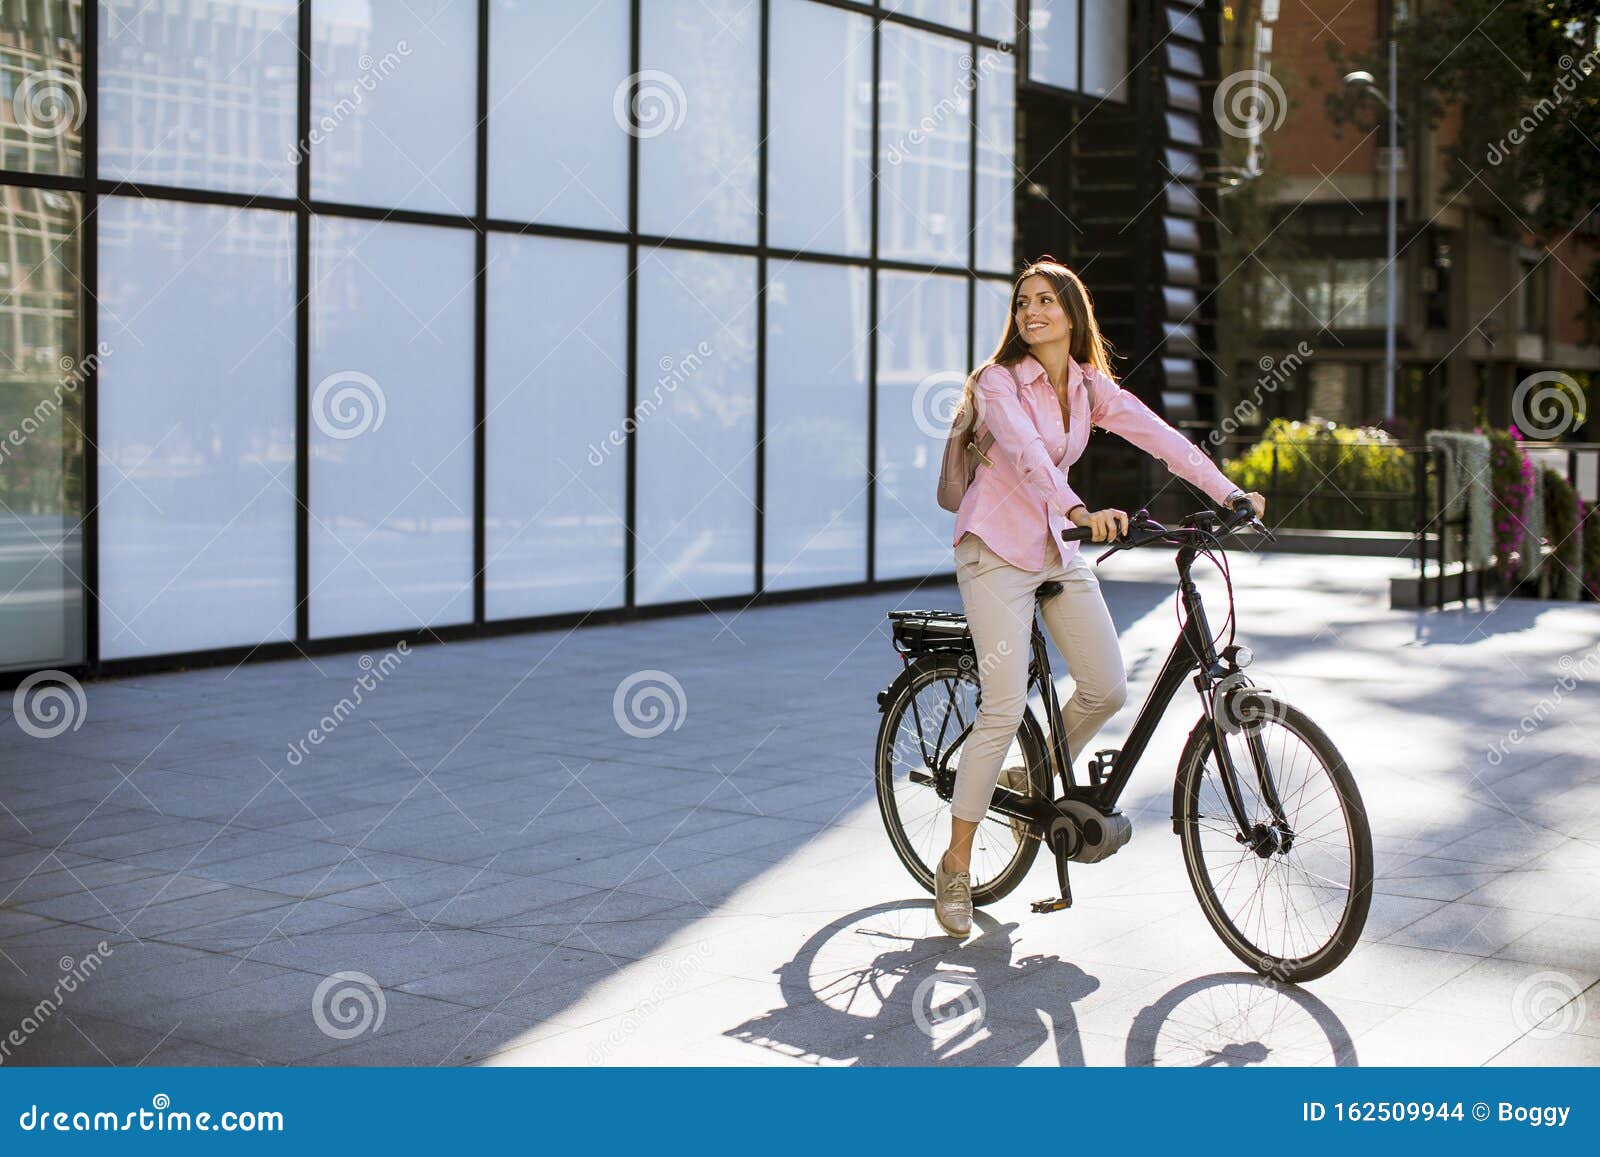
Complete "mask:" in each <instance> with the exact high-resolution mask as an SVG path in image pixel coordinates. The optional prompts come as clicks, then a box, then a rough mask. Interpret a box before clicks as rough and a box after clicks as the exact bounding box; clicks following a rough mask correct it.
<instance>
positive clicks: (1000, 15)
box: [978, 0, 1017, 44]
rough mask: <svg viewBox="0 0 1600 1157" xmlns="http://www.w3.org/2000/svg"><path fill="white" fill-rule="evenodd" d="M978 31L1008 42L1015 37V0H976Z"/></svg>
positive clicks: (1013, 41) (980, 33)
mask: <svg viewBox="0 0 1600 1157" xmlns="http://www.w3.org/2000/svg"><path fill="white" fill-rule="evenodd" d="M978 33H979V35H981V36H993V37H994V38H995V39H996V40H1004V41H1006V42H1007V43H1008V44H1010V43H1015V41H1016V39H1017V3H1016V0H978Z"/></svg>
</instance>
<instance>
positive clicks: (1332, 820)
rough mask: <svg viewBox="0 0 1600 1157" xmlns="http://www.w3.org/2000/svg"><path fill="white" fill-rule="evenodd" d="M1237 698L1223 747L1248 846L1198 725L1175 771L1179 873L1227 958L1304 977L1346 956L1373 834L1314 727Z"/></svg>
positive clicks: (1359, 917) (1267, 698)
mask: <svg viewBox="0 0 1600 1157" xmlns="http://www.w3.org/2000/svg"><path fill="white" fill-rule="evenodd" d="M1243 702H1244V706H1243V708H1242V709H1241V710H1240V715H1241V716H1242V717H1243V722H1242V725H1241V726H1240V728H1239V729H1238V730H1237V731H1236V732H1235V733H1234V734H1231V735H1228V736H1227V743H1228V751H1229V753H1230V755H1231V757H1232V763H1233V767H1234V771H1235V775H1236V777H1237V780H1238V785H1239V795H1240V802H1241V804H1242V806H1243V811H1244V814H1245V816H1246V818H1247V819H1248V820H1249V824H1250V828H1249V831H1248V833H1247V835H1248V836H1249V837H1250V838H1249V839H1247V840H1246V841H1241V840H1240V838H1239V837H1240V832H1239V825H1238V822H1237V821H1236V819H1235V818H1234V814H1233V809H1232V808H1231V807H1230V806H1229V804H1228V800H1227V796H1226V795H1225V794H1224V789H1223V782H1222V773H1221V769H1220V765H1219V764H1218V760H1217V747H1216V739H1215V734H1214V729H1213V728H1212V727H1211V726H1210V725H1209V724H1203V725H1202V726H1200V727H1198V728H1197V729H1196V730H1195V732H1194V734H1193V736H1191V738H1190V741H1189V744H1188V745H1187V746H1186V748H1185V749H1184V753H1183V756H1182V757H1181V759H1180V761H1179V768H1178V777H1179V778H1178V783H1177V787H1176V797H1177V799H1176V802H1177V808H1176V811H1175V816H1174V818H1175V820H1176V822H1177V824H1178V834H1179V835H1180V836H1181V837H1182V842H1183V860H1184V865H1185V866H1186V868H1187V869H1188V873H1189V882H1190V884H1191V885H1192V886H1193V887H1194V891H1195V895H1196V896H1197V897H1198V898H1199V900H1200V907H1201V909H1202V910H1203V911H1204V912H1205V915H1206V919H1207V920H1209V921H1210V922H1211V926H1212V928H1213V929H1215V930H1216V933H1217V935H1218V936H1220V937H1221V938H1222V942H1223V943H1224V944H1226V945H1227V946H1228V948H1229V949H1230V950H1231V951H1232V952H1233V954H1234V955H1235V956H1237V957H1238V958H1239V959H1240V960H1242V961H1244V962H1245V963H1246V964H1248V965H1250V967H1252V968H1254V969H1255V970H1256V971H1258V972H1261V973H1263V974H1265V975H1268V976H1272V977H1275V978H1277V979H1279V980H1285V981H1293V982H1299V981H1303V980H1312V979H1315V978H1316V977H1318V976H1322V975H1323V974H1324V973H1326V972H1328V971H1330V970H1331V969H1333V968H1335V967H1337V966H1338V964H1339V963H1340V962H1341V961H1342V960H1344V958H1345V957H1346V956H1348V955H1349V954H1350V950H1351V949H1352V948H1354V947H1355V944H1356V940H1357V939H1358V938H1359V937H1360V935H1361V929H1362V928H1363V927H1364V926H1365V924H1366V921H1367V909H1368V907H1369V906H1370V905H1371V903H1372V833H1371V831H1370V829H1369V828H1368V825H1367V813H1366V809H1365V808H1364V807H1363V806H1362V803H1361V794H1360V792H1358V791H1357V790H1356V785H1355V780H1354V779H1353V778H1352V777H1351V775H1350V769H1349V768H1348V767H1347V766H1346V765H1345V762H1344V759H1343V757H1342V756H1340V754H1339V752H1338V750H1337V749H1336V748H1335V747H1334V746H1333V743H1332V741H1331V740H1329V739H1328V737H1327V735H1325V734H1324V733H1323V731H1322V729H1321V728H1319V727H1318V726H1317V725H1316V724H1315V723H1313V722H1311V720H1310V719H1308V718H1307V717H1306V716H1305V714H1304V713H1303V712H1302V711H1300V710H1299V709H1298V708H1295V707H1292V706H1290V705H1289V704H1287V703H1284V702H1282V701H1281V700H1279V699H1277V698H1276V697H1274V696H1272V695H1269V694H1266V693H1259V692H1258V693H1252V694H1250V695H1249V696H1247V697H1245V698H1244V700H1243ZM1271 795H1276V797H1277V799H1278V801H1279V804H1280V807H1281V816H1280V815H1278V814H1275V813H1274V810H1273V807H1272V804H1271V801H1270V796H1271ZM1285 837H1287V838H1285Z"/></svg>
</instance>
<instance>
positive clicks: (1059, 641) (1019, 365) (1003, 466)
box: [934, 255, 1266, 936]
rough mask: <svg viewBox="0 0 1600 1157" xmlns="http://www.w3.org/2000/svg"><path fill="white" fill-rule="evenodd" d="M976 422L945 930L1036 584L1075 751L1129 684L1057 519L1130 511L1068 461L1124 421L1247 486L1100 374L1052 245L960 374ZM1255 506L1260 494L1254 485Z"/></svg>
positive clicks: (1207, 484) (939, 891) (1080, 562)
mask: <svg viewBox="0 0 1600 1157" xmlns="http://www.w3.org/2000/svg"><path fill="white" fill-rule="evenodd" d="M973 419H976V420H977V422H978V423H980V424H982V425H983V426H985V427H987V430H988V432H989V433H990V434H992V435H993V438H994V440H993V443H992V445H991V447H990V452H989V459H990V460H989V461H988V462H987V463H986V464H985V465H981V466H979V467H978V468H977V470H976V472H975V474H974V477H973V481H972V484H971V485H970V486H968V487H967V491H966V494H965V495H964V496H963V497H962V500H961V506H960V509H959V510H958V511H957V512H956V525H955V536H954V543H953V545H954V547H955V560H956V581H957V583H958V584H959V585H960V588H961V599H962V603H963V604H964V605H965V608H966V615H967V623H968V625H969V627H970V629H971V633H972V640H973V644H974V646H975V648H976V650H977V654H978V656H979V668H980V671H981V672H982V677H981V680H980V682H981V684H982V700H981V704H980V706H979V709H978V712H977V717H976V719H975V720H974V722H973V725H972V731H971V734H970V735H969V736H968V738H967V742H966V744H965V745H964V746H963V747H962V749H961V758H960V766H959V767H958V769H957V771H956V780H955V793H954V797H953V799H952V801H951V808H950V815H951V821H950V823H951V835H950V847H949V849H948V851H947V852H946V853H945V855H944V856H943V857H941V858H940V860H939V862H938V866H937V870H936V877H935V894H934V911H935V913H936V914H937V916H938V918H939V921H940V923H941V924H942V925H943V926H944V928H945V930H946V931H948V932H950V933H951V934H952V935H957V936H965V935H966V934H967V932H968V931H970V929H971V925H972V905H973V890H972V884H971V877H970V873H969V863H970V860H971V855H972V840H973V836H974V834H975V833H976V831H977V829H978V824H979V822H980V821H981V820H982V819H983V818H984V814H985V813H986V812H987V810H988V805H989V800H990V798H991V796H992V795H993V794H994V788H995V783H996V782H997V781H998V779H999V776H1000V769H1001V764H1002V763H1003V762H1004V760H1005V756H1006V753H1007V752H1008V751H1009V749H1010V747H1011V744H1012V740H1013V738H1014V737H1015V736H1016V734H1017V728H1018V726H1019V725H1020V724H1021V723H1022V719H1023V714H1024V712H1025V709H1026V706H1027V698H1028V694H1027V685H1028V656H1029V648H1028V646H1027V640H1028V635H1029V632H1030V630H1031V628H1032V623H1033V604H1034V600H1035V596H1036V592H1037V591H1038V590H1039V587H1040V584H1041V583H1045V582H1050V581H1059V582H1060V583H1061V584H1062V590H1061V592H1060V593H1059V594H1057V595H1055V596H1054V597H1052V598H1049V599H1046V600H1040V603H1039V609H1040V612H1041V614H1042V616H1043V618H1044V621H1045V626H1046V627H1047V628H1048V630H1049V632H1050V636H1051V638H1052V639H1053V640H1054V642H1055V644H1056V646H1057V648H1058V649H1060V651H1061V653H1062V654H1063V655H1064V656H1066V659H1067V663H1068V665H1069V666H1070V668H1071V670H1072V674H1073V678H1074V680H1075V682H1076V687H1075V689H1074V691H1073V694H1072V697H1071V698H1070V699H1069V700H1068V701H1067V703H1066V706H1065V708H1064V710H1063V719H1064V724H1065V727H1066V743H1067V748H1068V750H1069V751H1071V752H1074V753H1076V752H1081V751H1083V750H1085V749H1086V747H1087V745H1088V742H1089V740H1090V739H1091V738H1092V737H1093V736H1094V734H1095V732H1097V731H1098V730H1099V729H1100V727H1101V725H1103V724H1104V723H1105V722H1106V721H1107V720H1108V719H1110V718H1111V716H1113V715H1114V714H1116V712H1117V710H1118V709H1119V708H1121V706H1122V704H1123V702H1124V701H1125V699H1126V695H1127V683H1126V678H1125V676H1124V672H1123V665H1122V655H1121V652H1120V650H1119V649H1118V644H1117V631H1116V626H1115V624H1114V623H1113V622H1112V621H1111V615H1110V613H1109V612H1108V611H1107V610H1106V605H1105V599H1104V597H1103V596H1102V595H1101V592H1100V583H1099V579H1098V578H1097V577H1096V576H1095V573H1094V571H1093V570H1092V569H1091V568H1090V566H1089V564H1088V562H1087V561H1086V560H1085V559H1084V558H1083V556H1082V554H1081V553H1080V552H1079V550H1078V546H1077V543H1076V542H1075V541H1074V542H1072V543H1069V544H1063V543H1062V534H1063V532H1064V531H1065V530H1066V526H1067V522H1068V521H1069V520H1070V521H1071V522H1072V523H1074V524H1075V525H1077V526H1079V527H1087V528H1089V529H1090V530H1092V531H1093V538H1094V541H1096V542H1104V541H1107V540H1109V539H1111V538H1113V537H1115V536H1116V535H1117V534H1119V533H1125V532H1126V531H1127V529H1128V515H1127V513H1126V512H1125V511H1122V510H1118V509H1115V508H1107V509H1102V510H1093V509H1091V508H1090V507H1089V505H1088V504H1087V503H1086V502H1085V501H1084V500H1083V499H1081V498H1079V496H1078V494H1077V492H1076V491H1074V490H1073V489H1072V487H1071V486H1070V485H1068V483H1067V469H1068V467H1069V466H1070V465H1071V464H1072V463H1073V462H1075V461H1076V460H1077V459H1078V458H1079V457H1080V456H1081V455H1082V454H1083V451H1084V447H1085V446H1086V445H1087V444H1088V441H1089V433H1090V430H1091V428H1092V427H1093V426H1102V427H1104V428H1106V429H1110V430H1113V431H1115V432H1116V433H1118V434H1121V435H1122V436H1123V437H1124V438H1126V439H1127V440H1128V441H1130V442H1132V443H1133V444H1134V445H1136V446H1138V447H1139V448H1140V449H1142V450H1144V451H1146V452H1147V453H1149V454H1150V455H1152V456H1153V457H1156V458H1158V459H1160V460H1161V461H1162V462H1164V463H1165V464H1166V466H1167V468H1168V470H1170V471H1171V472H1172V473H1173V474H1174V475H1176V476H1178V477H1180V478H1183V479H1184V480H1186V481H1188V482H1190V483H1192V484H1193V485H1194V486H1196V487H1197V488H1198V489H1199V490H1201V491H1202V492H1204V493H1205V494H1206V495H1207V496H1208V497H1210V498H1211V499H1212V501H1214V502H1216V503H1217V504H1218V505H1219V506H1226V505H1228V503H1229V502H1230V501H1232V500H1233V499H1234V498H1236V497H1238V496H1239V495H1240V494H1242V493H1243V492H1242V491H1240V490H1239V489H1238V488H1236V487H1235V486H1234V485H1233V483H1232V482H1230V481H1229V480H1228V478H1227V476H1226V475H1224V474H1223V473H1222V472H1221V471H1220V470H1218V469H1217V468H1216V466H1215V465H1213V464H1212V462H1211V460H1210V459H1209V458H1207V457H1206V456H1205V454H1203V453H1202V452H1201V451H1200V449H1199V448H1198V447H1197V446H1195V445H1194V444H1193V443H1191V442H1190V441H1189V440H1188V439H1187V438H1185V437H1184V436H1183V435H1182V434H1180V433H1179V432H1178V431H1177V430H1175V429H1173V428H1172V427H1171V426H1169V425H1167V423H1166V422H1164V421H1162V420H1161V419H1160V418H1159V417H1157V416H1156V415H1155V414H1154V413H1153V412H1152V411H1151V410H1150V409H1149V408H1148V407H1147V406H1146V405H1145V404H1144V403H1143V402H1141V401H1140V400H1139V399H1138V398H1137V397H1135V396H1134V395H1133V394H1132V393H1130V392H1128V391H1126V390H1124V389H1122V388H1121V387H1120V386H1119V385H1118V384H1117V382H1116V380H1115V379H1114V378H1113V377H1112V376H1111V362H1110V351H1109V347H1108V345H1107V343H1106V341H1105V339H1104V338H1103V337H1102V336H1101V334H1100V325H1099V322H1098V321H1097V320H1096V318H1095V313H1094V305H1093V302H1092V301H1091V299H1090V297H1089V291H1088V290H1087V289H1086V288H1085V287H1084V284H1083V282H1082V281H1081V280H1080V279H1079V277H1078V275H1077V274H1076V273H1074V272H1073V271H1072V270H1070V269H1068V268H1067V267H1066V266H1064V265H1062V264H1061V263H1060V262H1058V261H1056V260H1055V258H1053V257H1050V256H1048V255H1046V256H1044V257H1042V258H1040V259H1039V260H1038V261H1035V262H1033V263H1031V264H1030V265H1028V266H1027V268H1025V269H1023V271H1022V273H1021V274H1020V275H1019V276H1018V278H1017V281H1016V285H1015V287H1014V288H1013V290H1012V295H1011V310H1010V314H1009V316H1008V317H1007V319H1006V324H1005V329H1004V331H1003V333H1002V335H1001V337H1000V342H999V344H998V345H997V346H996V348H995V352H994V353H993V354H992V355H991V356H990V358H989V359H988V361H986V362H985V363H984V364H983V365H982V366H980V367H979V368H978V369H977V370H976V371H974V372H973V373H972V374H971V375H970V376H969V377H968V379H967V383H966V388H965V390H964V392H963V395H962V400H961V404H960V406H959V407H958V409H957V411H956V416H955V419H954V426H955V428H956V429H962V428H964V427H965V426H966V424H967V423H969V422H971V421H972V420H973ZM1250 499H1251V502H1252V504H1254V505H1255V506H1256V513H1257V515H1259V514H1260V513H1261V511H1262V510H1264V509H1265V506H1266V499H1265V498H1263V497H1261V496H1260V495H1259V494H1252V495H1250Z"/></svg>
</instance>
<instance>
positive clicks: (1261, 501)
mask: <svg viewBox="0 0 1600 1157" xmlns="http://www.w3.org/2000/svg"><path fill="white" fill-rule="evenodd" d="M1245 497H1246V498H1248V499H1249V500H1250V506H1251V509H1253V510H1254V511H1255V512H1256V517H1257V518H1260V517H1261V516H1262V515H1264V514H1266V512H1267V496H1266V495H1265V494H1259V493H1257V492H1256V491H1254V490H1252V491H1250V492H1249V493H1248V494H1246V495H1245Z"/></svg>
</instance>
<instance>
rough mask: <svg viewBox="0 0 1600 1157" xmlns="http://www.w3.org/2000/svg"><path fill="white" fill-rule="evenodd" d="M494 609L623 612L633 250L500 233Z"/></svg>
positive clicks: (493, 308)
mask: <svg viewBox="0 0 1600 1157" xmlns="http://www.w3.org/2000/svg"><path fill="white" fill-rule="evenodd" d="M488 261H489V269H488V278H489V281H488V292H487V298H488V303H489V316H488V319H487V323H486V324H487V334H486V339H487V347H486V354H487V359H488V360H487V363H486V364H487V374H488V403H487V404H488V419H487V422H486V423H485V439H486V447H485V450H486V453H485V460H484V473H485V495H484V498H485V503H486V509H485V511H484V553H485V567H486V572H485V579H484V587H485V590H484V598H485V613H486V614H487V616H488V617H489V618H491V619H509V618H517V617H520V616H525V615H540V614H553V613H557V612H561V611H586V610H590V609H592V608H595V607H601V606H620V605H621V604H622V602H623V596H624V594H625V593H626V584H625V581H624V567H625V563H626V558H627V555H626V545H627V544H626V542H625V538H624V531H625V525H624V512H625V511H626V509H627V480H628V476H627V461H628V459H627V445H626V442H625V441H624V430H623V418H624V416H625V415H626V413H627V407H628V381H627V374H626V373H625V371H624V370H623V366H625V365H626V364H627V350H628V331H627V325H628V293H627V288H628V286H627V282H628V251H627V248H626V246H622V245H612V244H606V243H601V242H594V241H569V240H565V239H563V238H557V237H533V236H516V235H513V234H505V233H491V234H490V235H489V257H488Z"/></svg>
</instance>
